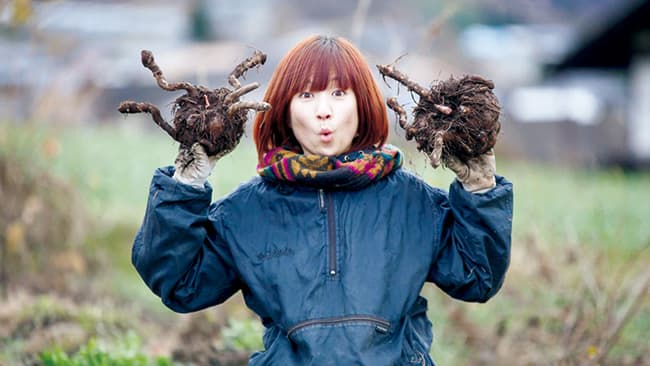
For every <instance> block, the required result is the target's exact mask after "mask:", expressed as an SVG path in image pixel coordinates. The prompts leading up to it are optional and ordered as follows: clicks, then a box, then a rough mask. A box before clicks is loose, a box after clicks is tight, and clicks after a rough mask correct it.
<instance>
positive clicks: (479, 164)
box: [445, 149, 496, 193]
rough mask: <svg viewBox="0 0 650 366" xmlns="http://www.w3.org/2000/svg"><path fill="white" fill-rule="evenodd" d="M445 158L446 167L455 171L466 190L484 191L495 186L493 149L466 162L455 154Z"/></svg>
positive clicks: (473, 191)
mask: <svg viewBox="0 0 650 366" xmlns="http://www.w3.org/2000/svg"><path fill="white" fill-rule="evenodd" d="M445 160H446V161H445V165H446V166H447V168H449V169H451V170H452V171H453V172H454V173H456V179H458V181H459V182H460V183H461V184H462V185H463V188H465V190H466V191H468V192H472V193H484V192H487V191H489V190H490V189H492V188H494V187H495V186H496V180H495V178H494V175H495V174H496V159H495V157H494V150H493V149H490V151H488V152H487V153H485V154H483V155H480V156H478V157H476V158H473V159H470V160H468V161H466V162H462V161H461V160H460V159H458V158H456V157H455V156H448V157H447V158H446V159H445Z"/></svg>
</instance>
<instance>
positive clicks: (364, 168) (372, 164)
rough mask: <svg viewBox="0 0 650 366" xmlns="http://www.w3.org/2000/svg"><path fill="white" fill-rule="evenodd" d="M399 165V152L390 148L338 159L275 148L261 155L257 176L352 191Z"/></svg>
mask: <svg viewBox="0 0 650 366" xmlns="http://www.w3.org/2000/svg"><path fill="white" fill-rule="evenodd" d="M401 166H402V153H401V152H400V151H399V149H398V148H396V147H395V146H392V145H384V146H382V147H381V148H380V149H368V150H359V151H354V152H351V153H347V154H343V155H339V156H321V155H303V154H298V153H296V152H293V151H290V150H287V149H286V148H282V147H279V148H276V149H273V150H271V151H269V152H268V153H266V154H265V155H264V159H263V166H261V165H260V166H258V167H257V173H258V174H259V175H260V176H262V178H264V179H265V180H267V181H272V182H277V181H282V182H288V183H292V184H298V185H304V186H308V187H312V188H324V189H346V190H356V189H361V188H363V187H365V186H366V185H368V184H370V183H372V182H374V181H377V180H380V179H382V178H383V177H385V176H387V175H388V174H390V173H391V172H393V171H395V170H397V169H399V168H400V167H401Z"/></svg>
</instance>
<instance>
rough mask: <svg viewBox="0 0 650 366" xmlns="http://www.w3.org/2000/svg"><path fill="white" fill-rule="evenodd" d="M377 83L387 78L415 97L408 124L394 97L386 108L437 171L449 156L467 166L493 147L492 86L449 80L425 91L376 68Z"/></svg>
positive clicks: (470, 79) (477, 79) (495, 108)
mask: <svg viewBox="0 0 650 366" xmlns="http://www.w3.org/2000/svg"><path fill="white" fill-rule="evenodd" d="M377 68H378V69H379V72H380V73H381V74H382V77H384V79H385V77H386V76H388V77H390V78H392V79H395V80H397V81H398V82H399V83H400V84H402V85H404V86H406V88H407V89H408V90H409V91H411V92H414V93H415V94H417V95H419V96H420V99H419V101H418V103H417V105H416V107H415V108H414V109H413V114H414V117H415V120H414V121H413V123H411V124H409V123H408V121H407V116H406V111H405V109H404V107H402V106H401V105H399V103H398V102H397V99H396V98H395V97H391V98H388V99H387V101H386V104H387V105H388V107H389V108H390V109H392V110H393V111H395V113H396V114H397V116H398V121H399V125H400V126H401V127H402V128H403V129H404V130H405V132H406V139H407V140H411V139H415V141H416V142H417V149H418V150H419V151H422V152H424V153H425V154H427V156H428V157H429V160H430V162H431V165H432V166H433V167H434V168H436V167H438V166H439V165H440V164H441V163H444V162H445V161H446V159H447V157H448V156H456V157H458V158H459V159H460V160H462V161H467V160H469V159H472V158H474V157H477V156H479V155H482V154H485V153H486V152H488V151H489V150H490V149H491V148H493V147H494V145H495V144H496V138H497V135H498V133H499V130H500V128H501V124H500V123H499V113H500V109H501V108H500V106H499V101H498V100H497V98H496V96H495V95H494V93H493V92H492V89H494V83H492V81H490V80H486V79H484V78H482V77H481V76H476V75H473V76H468V75H466V76H463V77H462V78H460V79H455V78H453V77H451V78H449V79H448V80H445V81H438V82H436V83H434V84H433V85H432V86H431V88H429V89H427V88H424V87H422V86H421V85H419V84H418V83H417V82H415V81H414V80H412V79H411V78H409V77H408V75H406V74H404V73H402V72H400V71H399V70H397V69H396V68H395V67H394V66H393V65H377Z"/></svg>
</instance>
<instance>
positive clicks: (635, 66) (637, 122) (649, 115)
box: [628, 56, 650, 160]
mask: <svg viewBox="0 0 650 366" xmlns="http://www.w3.org/2000/svg"><path fill="white" fill-rule="evenodd" d="M630 97H631V100H630V110H629V112H630V116H629V119H628V120H629V128H628V141H629V146H630V153H631V154H632V157H634V158H636V159H641V160H648V159H650V56H640V57H638V58H637V59H635V60H634V61H633V62H632V65H631V67H630Z"/></svg>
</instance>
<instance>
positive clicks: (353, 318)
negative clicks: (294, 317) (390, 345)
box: [287, 315, 391, 339]
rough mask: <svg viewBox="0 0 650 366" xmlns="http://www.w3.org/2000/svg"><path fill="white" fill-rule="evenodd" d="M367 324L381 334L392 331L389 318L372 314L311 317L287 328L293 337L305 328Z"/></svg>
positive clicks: (288, 334) (290, 336)
mask: <svg viewBox="0 0 650 366" xmlns="http://www.w3.org/2000/svg"><path fill="white" fill-rule="evenodd" d="M355 324H357V325H366V326H371V327H374V330H375V331H376V332H377V333H379V334H388V333H389V332H390V330H391V329H390V322H389V321H388V320H385V319H382V318H379V317H375V316H371V315H347V316H340V317H332V318H321V319H311V320H306V321H304V322H300V323H298V324H296V325H294V326H292V327H291V328H289V329H288V330H287V337H289V339H292V337H293V336H294V335H295V334H296V333H299V332H301V331H303V330H306V329H309V328H319V327H335V326H342V325H355Z"/></svg>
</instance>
